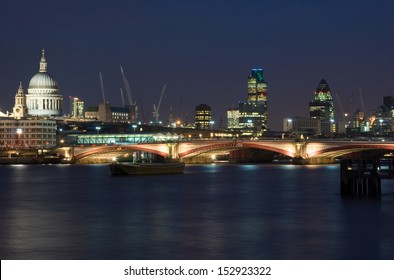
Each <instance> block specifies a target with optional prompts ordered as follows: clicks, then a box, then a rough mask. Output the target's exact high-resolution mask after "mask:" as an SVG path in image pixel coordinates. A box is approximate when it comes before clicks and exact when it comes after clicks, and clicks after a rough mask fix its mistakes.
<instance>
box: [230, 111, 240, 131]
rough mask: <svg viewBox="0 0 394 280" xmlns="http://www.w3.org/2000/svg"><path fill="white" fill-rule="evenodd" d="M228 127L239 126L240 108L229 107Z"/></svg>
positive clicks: (234, 127)
mask: <svg viewBox="0 0 394 280" xmlns="http://www.w3.org/2000/svg"><path fill="white" fill-rule="evenodd" d="M227 128H229V129H236V128H239V109H238V108H230V109H227Z"/></svg>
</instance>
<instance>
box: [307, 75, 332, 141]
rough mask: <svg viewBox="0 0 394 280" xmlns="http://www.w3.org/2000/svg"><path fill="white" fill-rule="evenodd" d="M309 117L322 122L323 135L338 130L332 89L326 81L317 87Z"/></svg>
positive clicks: (322, 81)
mask: <svg viewBox="0 0 394 280" xmlns="http://www.w3.org/2000/svg"><path fill="white" fill-rule="evenodd" d="M309 116H310V117H311V118H313V119H319V120H320V121H321V127H322V133H323V134H331V133H335V132H337V130H338V123H337V122H336V121H335V116H334V102H333V99H332V95H331V90H330V87H329V86H328V83H327V81H326V80H325V79H322V80H321V81H320V83H319V84H318V85H317V88H316V91H315V93H314V100H313V101H311V102H309Z"/></svg>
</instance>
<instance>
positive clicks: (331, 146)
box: [54, 134, 394, 164]
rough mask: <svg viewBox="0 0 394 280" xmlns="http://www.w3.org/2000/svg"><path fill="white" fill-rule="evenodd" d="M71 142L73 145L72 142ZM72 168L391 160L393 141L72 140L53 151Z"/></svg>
mask: <svg viewBox="0 0 394 280" xmlns="http://www.w3.org/2000/svg"><path fill="white" fill-rule="evenodd" d="M70 139H71V140H70ZM54 152H55V153H57V154H60V155H62V156H64V157H65V158H66V159H69V160H70V161H72V162H75V163H106V162H110V161H112V160H113V159H114V158H119V157H125V158H126V157H131V156H134V157H135V156H136V154H138V155H139V156H142V157H170V158H178V159H180V160H181V161H184V162H186V163H208V162H212V161H214V160H215V159H217V158H221V157H226V158H228V159H229V160H230V161H233V162H242V161H253V160H260V161H264V160H265V161H272V160H273V159H274V158H283V159H293V160H297V161H298V162H300V163H306V164H321V163H332V162H335V160H336V159H337V158H341V157H347V158H360V157H361V156H362V157H370V158H373V157H381V156H383V155H384V154H390V153H391V154H394V142H393V141H382V140H379V141H354V140H348V139H345V140H316V139H314V140H301V139H298V140H292V139H288V140H282V139H248V140H246V139H213V138H198V139H191V138H189V137H184V136H182V135H172V134H167V135H163V134H155V135H152V134H149V135H135V134H131V135H130V134H121V135H79V136H75V135H73V136H70V137H69V139H68V141H65V142H64V144H63V146H62V147H58V148H56V150H55V151H54Z"/></svg>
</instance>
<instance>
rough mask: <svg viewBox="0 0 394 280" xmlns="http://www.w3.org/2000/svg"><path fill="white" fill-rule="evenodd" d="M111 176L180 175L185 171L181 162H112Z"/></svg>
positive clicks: (110, 166)
mask: <svg viewBox="0 0 394 280" xmlns="http://www.w3.org/2000/svg"><path fill="white" fill-rule="evenodd" d="M109 168H110V170H111V173H112V175H161V174H182V173H183V171H184V170H185V164H184V163H183V162H179V161H176V162H153V163H134V162H113V163H111V164H110V165H109Z"/></svg>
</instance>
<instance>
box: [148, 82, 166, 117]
mask: <svg viewBox="0 0 394 280" xmlns="http://www.w3.org/2000/svg"><path fill="white" fill-rule="evenodd" d="M166 87H167V85H164V86H163V89H162V90H161V94H160V99H159V103H158V104H157V106H156V104H153V112H152V114H153V118H154V119H155V122H156V124H158V123H159V116H160V113H159V110H160V105H161V101H162V100H163V95H164V92H165V90H166Z"/></svg>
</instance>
